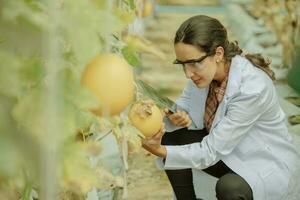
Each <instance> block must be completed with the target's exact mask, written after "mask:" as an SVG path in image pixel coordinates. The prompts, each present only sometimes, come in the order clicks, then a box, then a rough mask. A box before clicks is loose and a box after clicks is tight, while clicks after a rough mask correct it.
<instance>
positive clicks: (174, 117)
mask: <svg viewBox="0 0 300 200" xmlns="http://www.w3.org/2000/svg"><path fill="white" fill-rule="evenodd" d="M164 112H165V114H166V116H167V117H168V118H169V119H170V121H171V122H172V123H173V124H174V125H176V126H181V127H189V126H190V125H191V124H192V120H191V119H190V117H189V115H188V114H187V113H186V112H185V111H181V110H178V111H177V112H176V113H171V112H170V111H169V110H168V109H165V110H164Z"/></svg>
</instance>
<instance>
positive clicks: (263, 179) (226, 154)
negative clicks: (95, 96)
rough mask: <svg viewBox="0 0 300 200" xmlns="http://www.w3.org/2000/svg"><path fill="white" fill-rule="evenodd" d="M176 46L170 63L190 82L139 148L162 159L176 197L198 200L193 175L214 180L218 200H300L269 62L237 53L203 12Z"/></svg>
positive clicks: (184, 26) (293, 158)
mask: <svg viewBox="0 0 300 200" xmlns="http://www.w3.org/2000/svg"><path fill="white" fill-rule="evenodd" d="M174 48H175V53H176V57H177V59H176V60H175V61H174V63H175V64H180V65H182V67H183V70H184V73H185V75H186V77H187V78H188V79H190V80H189V81H188V84H187V86H186V88H185V89H184V91H183V93H182V95H181V96H180V98H179V99H178V100H177V101H176V107H177V108H176V109H177V112H176V113H169V112H166V117H165V127H162V128H161V130H160V131H159V132H158V133H157V134H155V135H154V136H153V137H151V138H148V139H146V140H144V141H143V147H144V148H145V149H146V150H148V151H149V152H151V153H153V154H154V155H156V156H158V157H160V161H161V162H160V165H161V167H162V168H164V169H165V170H166V172H167V175H168V177H169V179H170V182H171V185H172V187H173V190H174V193H175V195H176V197H177V199H178V200H179V199H185V200H186V199H196V196H195V192H194V187H193V178H192V171H194V170H203V171H205V172H206V173H208V174H210V175H212V176H215V177H217V178H218V181H217V184H216V188H215V190H216V197H217V199H221V200H235V199H245V200H250V199H255V200H277V199H278V200H279V199H283V200H290V199H295V200H296V199H300V197H299V195H298V194H297V193H298V191H297V189H298V188H297V187H296V186H299V183H298V182H299V180H298V179H297V176H296V175H299V168H300V164H299V158H300V156H299V154H298V153H297V152H296V150H295V148H294V146H293V145H292V143H291V137H290V135H289V133H288V130H287V127H286V125H285V115H284V113H283V111H282V109H281V108H280V105H279V103H278V100H277V97H276V91H275V88H274V85H273V82H272V79H273V78H274V77H273V73H272V71H271V70H270V68H269V62H267V61H266V60H265V59H263V57H261V56H260V55H259V54H254V55H251V54H247V55H245V56H242V55H241V54H242V50H241V49H240V48H239V47H238V44H237V43H236V42H235V43H230V42H229V41H228V38H227V31H226V29H225V28H224V27H223V25H222V24H221V23H220V22H219V21H218V20H216V19H214V18H211V17H208V16H203V15H199V16H195V17H192V18H190V19H188V20H187V21H185V22H184V23H183V24H182V25H181V26H180V28H179V29H178V31H177V32H176V36H175V41H174ZM192 122H193V125H191V124H192ZM164 129H166V131H167V133H166V134H165V135H164V136H163V134H164ZM191 169H192V170H191ZM194 178H197V176H194ZM178 182H180V183H179V184H177V183H178ZM195 189H197V188H195ZM297 195H298V196H297Z"/></svg>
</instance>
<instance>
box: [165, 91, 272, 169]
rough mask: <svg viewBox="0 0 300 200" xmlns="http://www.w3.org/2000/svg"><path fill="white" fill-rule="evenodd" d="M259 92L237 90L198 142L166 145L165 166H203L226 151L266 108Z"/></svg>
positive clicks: (246, 131) (212, 162)
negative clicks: (247, 92)
mask: <svg viewBox="0 0 300 200" xmlns="http://www.w3.org/2000/svg"><path fill="white" fill-rule="evenodd" d="M263 102H264V101H263V100H262V96H261V93H259V94H240V95H239V96H236V97H234V98H232V99H231V100H230V101H229V102H228V105H227V110H226V114H225V115H224V117H223V118H222V119H221V120H220V121H219V122H218V123H217V124H216V125H215V126H214V127H213V128H212V130H211V132H210V134H208V135H207V136H206V137H204V138H203V140H202V141H201V142H199V143H193V144H188V145H180V146H166V149H167V156H166V160H165V163H164V169H185V168H197V169H205V168H207V167H209V166H211V165H213V164H214V163H216V162H217V161H218V160H220V158H221V157H222V155H227V154H229V153H230V152H231V151H232V150H233V149H234V148H235V147H236V146H237V144H238V143H239V142H240V141H241V140H242V139H243V138H244V136H245V135H246V134H247V133H248V132H249V130H250V129H251V128H252V127H253V125H254V124H255V122H256V121H257V120H258V119H259V118H260V116H261V115H262V113H263V112H264V110H265V109H266V107H267V105H266V103H267V102H266V103H263Z"/></svg>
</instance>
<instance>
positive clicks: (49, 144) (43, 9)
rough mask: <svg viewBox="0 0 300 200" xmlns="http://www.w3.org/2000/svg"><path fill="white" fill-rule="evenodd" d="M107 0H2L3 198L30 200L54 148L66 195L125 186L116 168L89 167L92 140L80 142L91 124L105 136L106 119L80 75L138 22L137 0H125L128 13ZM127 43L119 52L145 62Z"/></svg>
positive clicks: (0, 105)
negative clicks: (97, 110) (12, 195)
mask: <svg viewBox="0 0 300 200" xmlns="http://www.w3.org/2000/svg"><path fill="white" fill-rule="evenodd" d="M107 2H108V1H103V0H91V1H86V0H55V1H54V0H46V1H39V0H13V1H11V0H3V1H1V3H0V5H1V6H0V60H1V67H0V150H1V156H0V180H1V184H0V196H1V195H2V196H3V195H4V196H5V195H7V196H8V195H10V194H8V193H7V194H4V193H2V192H1V191H3V190H2V189H3V188H6V189H5V191H10V190H11V191H14V190H15V189H16V190H18V191H19V190H20V191H19V192H18V194H19V195H22V193H23V195H25V196H28V188H31V187H29V186H33V185H34V186H35V187H39V186H40V184H41V183H40V182H39V181H37V180H40V179H41V178H43V177H39V176H46V175H45V174H47V173H48V172H47V171H42V172H40V170H43V168H42V167H41V166H42V162H44V161H45V160H47V158H48V157H47V154H45V155H42V152H44V151H48V150H50V152H51V151H52V150H53V152H54V153H55V152H57V158H56V159H55V160H54V161H56V162H57V163H54V165H55V168H56V169H54V171H58V172H59V173H58V174H56V175H57V179H58V182H59V183H60V186H61V190H67V191H72V192H75V193H86V192H87V191H89V189H90V188H91V187H98V188H102V187H108V186H107V184H109V185H111V184H112V183H114V184H113V185H114V186H122V183H121V182H122V181H120V178H116V177H115V176H113V175H111V174H110V172H109V170H105V169H104V168H102V167H101V166H97V167H95V168H92V167H91V166H90V163H89V159H88V158H89V157H91V156H95V151H90V150H91V148H92V147H91V144H90V143H88V142H77V141H75V137H76V134H78V131H82V130H85V131H88V130H89V129H90V127H91V126H92V125H93V126H96V127H99V128H98V131H101V128H100V126H99V118H97V117H95V116H94V115H92V114H91V113H90V112H88V110H87V108H90V107H94V106H96V105H98V103H99V102H97V100H96V98H95V97H94V95H92V94H91V93H90V92H89V91H87V90H86V89H85V88H83V87H82V86H81V85H80V78H81V72H82V71H83V69H84V67H85V65H86V63H88V61H89V60H91V59H92V58H93V57H95V56H96V55H97V54H99V53H101V52H104V51H110V47H111V46H114V44H113V43H114V41H113V40H112V39H111V38H112V34H116V35H120V34H121V33H122V31H124V30H126V28H127V26H128V24H130V23H132V21H133V20H134V18H135V14H134V9H135V1H134V0H124V1H122V2H121V1H120V2H121V3H123V4H124V6H121V7H122V9H121V7H120V6H116V5H113V6H112V7H109V5H108V4H107ZM125 46H126V44H125V45H123V49H121V48H120V47H119V46H117V47H116V48H115V49H114V51H117V52H118V53H119V54H122V53H123V54H124V57H125V58H126V59H127V60H128V61H129V63H130V64H132V65H134V66H137V65H140V63H139V58H138V52H137V51H133V50H130V49H129V47H125ZM124 47H125V48H124ZM134 140H136V138H134ZM94 145H95V144H94ZM92 146H93V145H92ZM95 146H97V145H95ZM95 146H94V147H95ZM92 149H93V148H92ZM95 149H97V148H96V147H95V148H94V150H95ZM100 149H101V148H99V151H96V153H98V154H99V153H100V152H101V151H100ZM58 155H59V156H58ZM49 167H50V166H49ZM49 173H50V172H49ZM29 190H30V189H29ZM44 190H45V188H44ZM22 191H23V192H22ZM23 197H24V196H23ZM18 198H20V196H19V197H18Z"/></svg>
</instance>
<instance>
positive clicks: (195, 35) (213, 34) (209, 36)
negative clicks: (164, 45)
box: [174, 15, 275, 80]
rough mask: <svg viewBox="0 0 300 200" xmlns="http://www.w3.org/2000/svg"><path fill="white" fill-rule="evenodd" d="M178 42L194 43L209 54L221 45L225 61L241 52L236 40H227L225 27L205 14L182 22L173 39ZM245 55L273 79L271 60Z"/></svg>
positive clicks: (256, 55) (213, 52)
mask: <svg viewBox="0 0 300 200" xmlns="http://www.w3.org/2000/svg"><path fill="white" fill-rule="evenodd" d="M178 42H183V43H185V44H191V45H194V46H196V47H197V48H198V49H199V50H201V51H204V52H206V53H207V54H210V55H213V54H215V49H216V48H217V47H219V46H221V47H223V48H224V57H225V59H226V60H227V61H231V59H232V58H233V57H234V56H236V55H241V54H242V53H243V50H242V49H241V48H240V47H239V45H238V42H237V41H234V42H229V41H228V37H227V31H226V29H225V27H224V26H223V25H222V24H221V23H220V22H219V21H218V20H217V19H215V18H212V17H208V16H205V15H197V16H194V17H191V18H189V19H188V20H186V21H185V22H183V24H182V25H181V26H180V27H179V29H178V30H177V32H176V36H175V39H174V44H176V43H178ZM245 57H246V58H247V59H248V60H249V61H250V62H251V63H252V64H253V65H255V66H256V67H259V68H260V69H262V70H263V71H264V72H266V73H267V74H268V75H269V76H270V78H271V79H272V80H274V79H275V76H274V72H273V71H272V70H271V69H270V67H269V65H270V63H271V62H270V61H269V60H267V59H264V58H263V56H262V55H261V54H246V55H245Z"/></svg>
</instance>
